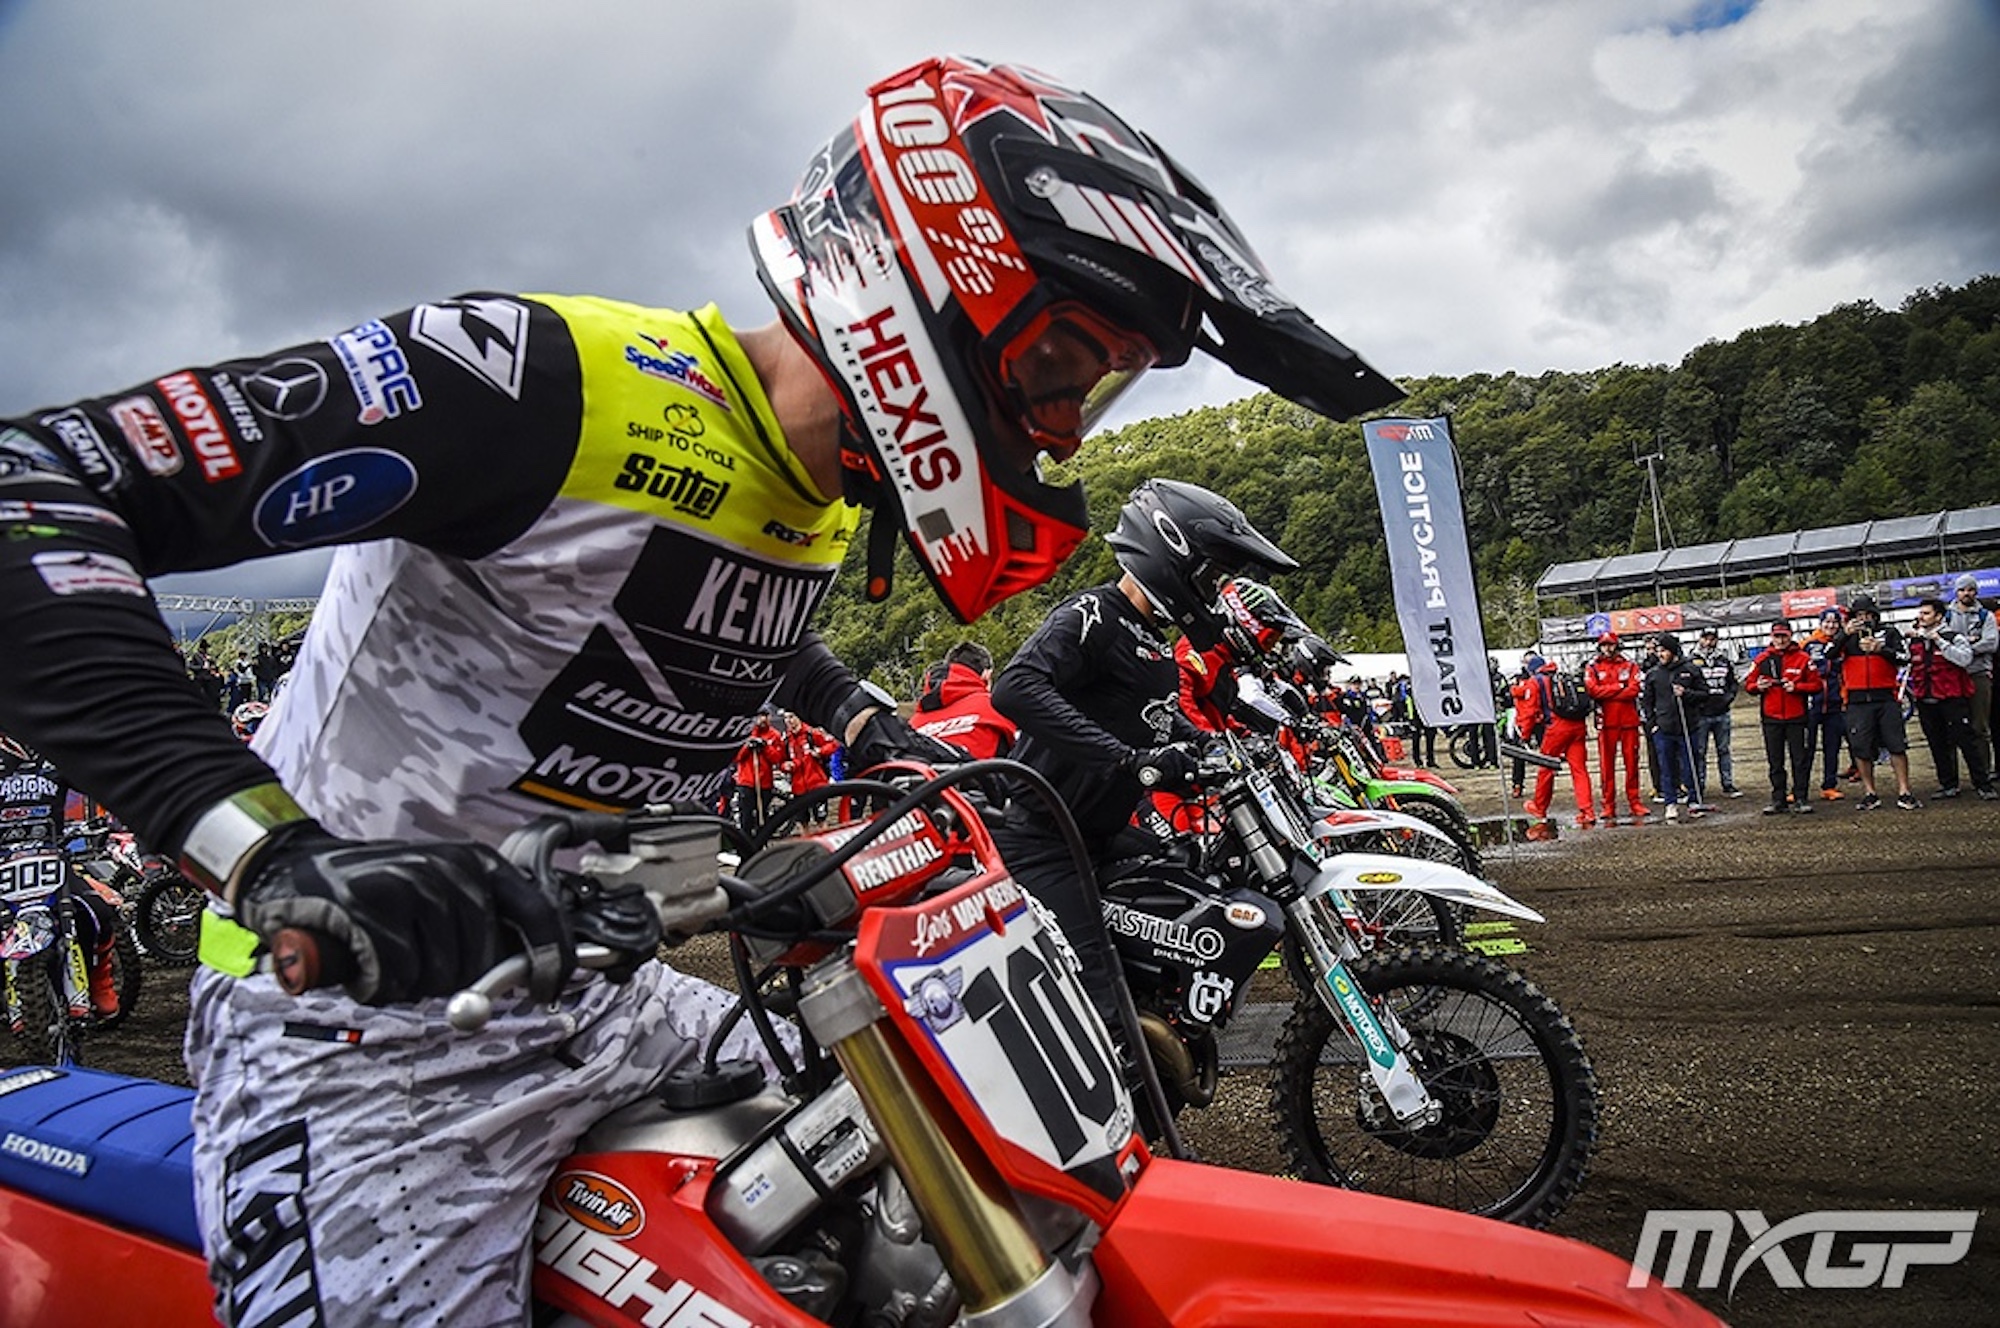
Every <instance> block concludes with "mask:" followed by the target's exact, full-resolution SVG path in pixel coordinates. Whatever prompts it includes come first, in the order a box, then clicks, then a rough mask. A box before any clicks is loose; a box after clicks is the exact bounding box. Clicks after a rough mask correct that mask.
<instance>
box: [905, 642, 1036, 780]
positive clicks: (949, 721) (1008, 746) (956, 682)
mask: <svg viewBox="0 0 2000 1328" xmlns="http://www.w3.org/2000/svg"><path fill="white" fill-rule="evenodd" d="M992 686H993V655H992V653H991V652H990V651H988V650H987V649H986V647H985V646H982V645H980V644H979V643H978V642H977V641H961V642H959V643H958V644H957V645H955V646H953V647H952V648H951V649H950V650H947V651H946V652H945V656H944V674H943V676H942V677H940V678H939V679H938V680H937V683H936V685H935V686H932V687H928V688H926V689H925V690H924V694H923V695H922V696H920V697H918V698H917V713H916V714H914V715H912V716H911V717H910V723H911V724H912V725H913V726H914V727H915V728H916V730H917V732H919V733H921V734H923V735H924V736H925V737H929V738H936V739H937V740H938V741H939V742H944V743H949V744H951V745H952V746H953V747H956V748H958V749H959V750H960V751H962V752H964V753H965V754H966V755H967V756H970V757H971V758H973V759H974V760H975V761H983V760H985V759H987V758H988V757H992V756H1005V755H1006V754H1007V753H1008V752H1010V751H1012V750H1013V749H1014V735H1015V732H1016V730H1015V727H1014V721H1013V720H1011V719H1009V718H1007V717H1006V716H1005V715H1003V714H1001V713H1000V712H999V711H998V710H995V709H994V708H993V695H992V691H991V688H992Z"/></svg>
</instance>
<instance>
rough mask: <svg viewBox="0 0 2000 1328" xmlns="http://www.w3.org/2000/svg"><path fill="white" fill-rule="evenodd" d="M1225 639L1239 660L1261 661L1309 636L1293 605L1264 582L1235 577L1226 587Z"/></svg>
mask: <svg viewBox="0 0 2000 1328" xmlns="http://www.w3.org/2000/svg"><path fill="white" fill-rule="evenodd" d="M1221 601H1222V615H1221V616H1222V635H1223V639H1224V640H1226V641H1227V642H1229V648H1230V651H1231V652H1232V653H1234V654H1235V656H1236V658H1237V659H1239V660H1245V661H1247V660H1253V659H1261V658H1262V657H1264V656H1265V655H1268V654H1270V653H1271V652H1272V651H1274V650H1276V649H1277V648H1278V647H1279V646H1281V645H1283V644H1284V643H1285V642H1287V641H1290V640H1292V639H1293V638H1295V637H1299V636H1303V635H1305V632H1306V625H1305V623H1303V622H1301V621H1300V620H1299V615H1297V614H1296V613H1293V612H1292V608H1291V605H1289V604H1287V603H1285V601H1284V600H1283V599H1282V598H1280V597H1279V595H1278V592H1277V591H1275V590H1273V589H1271V587H1269V586H1267V585H1265V584H1264V583H1263V582H1262V581H1252V580H1251V579H1250V578H1249V577H1247V576H1235V577H1231V578H1230V579H1229V580H1228V581H1226V582H1224V583H1223V586H1222V594H1221Z"/></svg>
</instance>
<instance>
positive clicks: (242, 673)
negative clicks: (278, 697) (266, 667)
mask: <svg viewBox="0 0 2000 1328" xmlns="http://www.w3.org/2000/svg"><path fill="white" fill-rule="evenodd" d="M256 699H257V666H256V665H255V664H254V663H252V662H251V659H250V656H249V654H248V652H244V653H241V654H238V655H237V656H236V665H235V667H234V668H232V669H230V671H229V709H230V711H231V713H234V712H235V710H236V708H237V707H238V706H240V705H242V704H243V703H244V702H245V701H255V700H256Z"/></svg>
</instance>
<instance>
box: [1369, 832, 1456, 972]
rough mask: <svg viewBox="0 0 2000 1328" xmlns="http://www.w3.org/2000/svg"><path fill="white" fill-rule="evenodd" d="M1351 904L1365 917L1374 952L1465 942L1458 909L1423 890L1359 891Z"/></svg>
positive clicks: (1451, 945) (1453, 946) (1448, 946)
mask: <svg viewBox="0 0 2000 1328" xmlns="http://www.w3.org/2000/svg"><path fill="white" fill-rule="evenodd" d="M1422 837H1423V836H1417V838H1422ZM1432 842H1433V843H1435V842H1436V841H1432ZM1438 847H1440V848H1442V847H1443V845H1441V844H1440V845H1438ZM1347 902H1348V903H1350V904H1352V905H1353V906H1354V911H1355V912H1356V913H1359V914H1360V915H1361V925H1362V926H1363V927H1364V928H1365V929H1366V930H1367V931H1368V933H1369V935H1370V937H1371V938H1372V939H1373V941H1374V946H1373V948H1374V949H1377V950H1400V949H1404V948H1406V947H1409V946H1413V945H1438V946H1444V947H1446V948H1449V949H1457V948H1459V947H1460V946H1462V945H1463V944H1464V942H1465V927H1464V920H1463V919H1462V918H1460V917H1459V914H1458V910H1457V909H1456V908H1453V907H1452V906H1451V905H1450V904H1448V903H1446V902H1445V901H1444V900H1442V899H1439V898H1437V897H1436V896H1435V895H1427V894H1425V893H1423V892H1422V891H1421V890H1382V891H1379V892H1378V891H1372V890H1371V891H1365V892H1364V891H1359V890H1357V891H1355V892H1354V893H1353V894H1351V895H1349V896H1348V897H1347Z"/></svg>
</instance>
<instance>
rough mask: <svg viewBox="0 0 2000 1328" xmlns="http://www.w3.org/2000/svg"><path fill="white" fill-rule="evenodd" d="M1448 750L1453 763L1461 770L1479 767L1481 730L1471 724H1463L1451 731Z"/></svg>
mask: <svg viewBox="0 0 2000 1328" xmlns="http://www.w3.org/2000/svg"><path fill="white" fill-rule="evenodd" d="M1448 750H1449V751H1450V753H1451V763H1452V764H1453V765H1455V766H1457V767H1458V768H1459V769H1460V770H1476V769H1478V768H1479V730H1478V728H1477V727H1476V726H1474V725H1471V724H1461V725H1459V726H1458V727H1457V728H1455V729H1453V730H1452V731H1451V742H1450V744H1449V748H1448Z"/></svg>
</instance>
